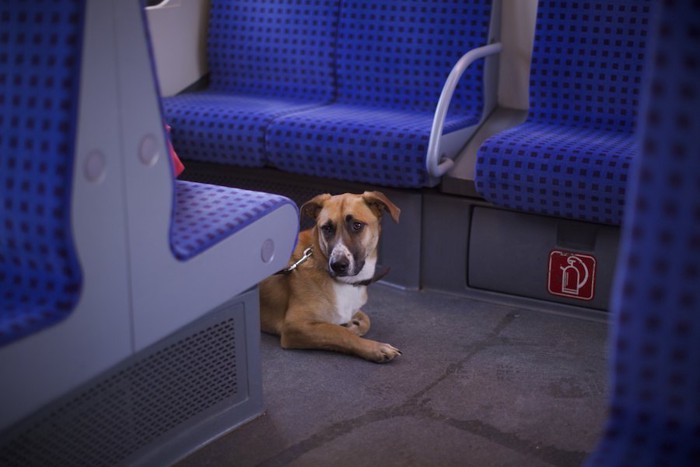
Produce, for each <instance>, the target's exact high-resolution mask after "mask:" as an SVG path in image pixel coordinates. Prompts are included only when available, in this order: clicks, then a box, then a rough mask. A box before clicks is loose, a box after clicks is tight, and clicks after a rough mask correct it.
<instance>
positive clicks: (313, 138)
mask: <svg viewBox="0 0 700 467" xmlns="http://www.w3.org/2000/svg"><path fill="white" fill-rule="evenodd" d="M490 13H491V2H489V1H477V2H454V1H432V2H416V1H390V0H384V1H372V2H369V1H344V2H342V8H341V14H340V26H339V33H338V58H337V74H338V77H337V90H336V96H337V97H336V99H335V101H334V102H333V103H332V104H330V105H326V106H322V107H318V108H316V109H312V110H308V111H305V112H298V113H293V114H289V115H287V116H282V117H280V118H277V119H275V120H274V121H273V122H271V124H270V126H269V129H268V131H267V137H266V138H267V151H268V156H267V157H268V162H269V163H270V165H272V166H274V167H277V168H279V169H281V170H284V171H289V172H295V173H302V174H307V175H316V176H321V177H330V178H337V179H342V180H346V181H354V182H365V183H373V184H377V185H383V186H393V187H422V186H424V185H426V184H427V183H428V173H427V170H426V162H425V160H426V153H427V146H428V140H429V137H430V129H431V125H432V121H433V115H434V112H435V108H436V106H437V103H438V99H439V97H440V93H441V91H442V87H443V85H444V83H445V80H446V79H447V76H448V75H449V73H450V70H451V69H452V67H453V66H454V65H455V64H456V62H457V61H458V60H459V58H460V57H461V56H462V55H464V54H465V53H466V52H468V51H469V50H471V49H474V48H476V47H479V46H483V45H486V43H487V40H488V30H489V20H490ZM482 73H483V60H479V61H478V62H477V63H475V64H473V65H472V66H471V67H469V69H468V70H467V71H466V72H465V74H464V76H463V77H462V80H461V81H460V86H459V87H458V90H457V92H456V93H455V96H454V98H453V101H452V105H451V106H450V112H449V114H448V118H447V121H446V124H445V133H449V132H451V131H454V130H457V129H461V128H466V127H469V126H472V125H474V124H476V123H478V122H479V121H480V119H481V112H482V107H483V76H482Z"/></svg>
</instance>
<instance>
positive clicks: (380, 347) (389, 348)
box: [369, 342, 401, 363]
mask: <svg viewBox="0 0 700 467" xmlns="http://www.w3.org/2000/svg"><path fill="white" fill-rule="evenodd" d="M376 344H377V345H376V348H375V349H374V352H373V354H372V358H370V359H369V360H372V361H374V362H377V363H386V362H390V361H392V360H393V359H395V358H396V357H398V356H399V355H401V351H400V350H399V349H397V348H396V347H394V346H393V345H390V344H384V343H382V342H377V343H376Z"/></svg>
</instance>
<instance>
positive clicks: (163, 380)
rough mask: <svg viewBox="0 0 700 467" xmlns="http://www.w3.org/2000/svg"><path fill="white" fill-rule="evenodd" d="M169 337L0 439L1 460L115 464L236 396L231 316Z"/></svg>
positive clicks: (25, 463)
mask: <svg viewBox="0 0 700 467" xmlns="http://www.w3.org/2000/svg"><path fill="white" fill-rule="evenodd" d="M171 342H172V343H171V344H170V345H167V344H166V345H165V346H164V347H162V348H161V349H160V350H158V351H155V352H154V353H151V354H150V355H148V356H146V357H142V358H139V359H138V360H136V361H135V362H134V361H131V362H129V363H130V364H126V365H123V366H121V367H120V369H119V370H116V371H114V372H112V373H110V374H109V375H108V376H106V377H104V378H103V379H101V380H100V381H99V382H97V383H96V384H91V385H90V386H89V388H88V389H86V390H83V391H81V392H79V393H78V394H77V396H75V397H72V398H71V399H70V400H68V401H66V402H63V403H62V404H60V405H59V406H58V407H55V408H54V409H53V410H51V411H50V412H48V414H47V415H44V416H41V417H40V418H35V419H34V420H33V422H32V423H31V424H29V425H25V426H24V427H23V428H24V429H22V430H21V432H20V433H17V434H16V435H15V436H14V437H13V438H11V439H10V440H9V441H7V442H4V441H2V442H1V443H2V445H0V465H3V466H11V465H17V466H33V465H40V466H52V465H61V466H66V465H89V466H99V465H115V464H118V463H119V462H121V461H123V460H124V459H126V458H127V457H128V456H130V455H131V454H133V453H134V452H136V451H137V450H139V449H142V448H144V447H146V446H148V445H149V444H150V443H153V442H154V441H156V440H157V438H159V437H160V436H162V435H164V434H165V433H167V432H168V431H169V430H171V429H173V428H175V427H177V426H179V425H182V424H184V423H186V422H188V421H190V420H192V419H193V418H195V417H197V416H198V415H201V414H203V413H205V412H207V411H208V410H210V409H212V408H214V407H215V406H217V405H218V404H220V403H222V402H228V403H231V402H235V401H232V399H237V395H238V389H239V382H238V372H237V369H236V353H237V352H236V340H235V326H234V319H233V318H229V319H227V320H224V321H221V322H219V323H217V324H214V325H211V326H209V327H207V328H205V329H202V330H200V331H198V332H196V333H194V334H189V335H188V336H186V337H184V338H182V336H180V339H179V340H173V341H171ZM241 384H242V385H244V382H242V383H241ZM42 414H43V412H42Z"/></svg>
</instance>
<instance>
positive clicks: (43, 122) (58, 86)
mask: <svg viewBox="0 0 700 467" xmlns="http://www.w3.org/2000/svg"><path fill="white" fill-rule="evenodd" d="M84 7H85V5H84V1H82V0H74V1H64V2H48V1H33V2H19V1H16V0H2V2H0V345H4V344H8V343H10V342H12V341H14V340H16V339H19V338H21V337H23V336H26V335H29V334H32V333H35V332H37V331H39V330H41V329H43V328H46V327H47V326H50V325H52V324H54V323H56V322H58V321H60V320H62V319H64V318H65V317H67V316H68V315H69V314H70V313H71V311H72V310H73V308H74V307H75V305H76V303H77V301H78V298H79V296H80V290H81V285H82V274H81V269H80V265H79V263H78V259H77V256H76V251H75V246H74V244H73V238H72V234H71V220H70V219H71V217H70V199H71V182H72V177H73V157H74V151H75V134H76V118H77V104H78V99H77V96H78V90H79V77H80V63H81V50H82V40H83V38H82V36H83V14H84Z"/></svg>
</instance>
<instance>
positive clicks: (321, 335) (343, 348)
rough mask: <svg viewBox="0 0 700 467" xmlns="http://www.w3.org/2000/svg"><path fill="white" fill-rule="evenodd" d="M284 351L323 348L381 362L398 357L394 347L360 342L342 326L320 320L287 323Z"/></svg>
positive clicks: (282, 341)
mask: <svg viewBox="0 0 700 467" xmlns="http://www.w3.org/2000/svg"><path fill="white" fill-rule="evenodd" d="M280 343H281V344H282V347H284V348H285V349H324V350H333V351H335V352H342V353H347V354H352V355H357V356H360V357H362V358H364V359H366V360H370V361H372V362H377V363H384V362H388V361H391V360H393V359H394V358H396V357H397V356H399V355H401V351H400V350H399V349H397V348H396V347H394V346H392V345H389V344H385V343H383V342H377V341H373V340H370V339H364V338H362V337H359V336H358V335H356V334H354V333H353V332H352V331H350V330H349V329H347V328H346V327H343V326H339V325H337V324H331V323H326V322H320V321H298V322H297V321H292V322H289V321H287V322H286V323H285V326H284V329H283V331H282V335H281V341H280Z"/></svg>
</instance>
